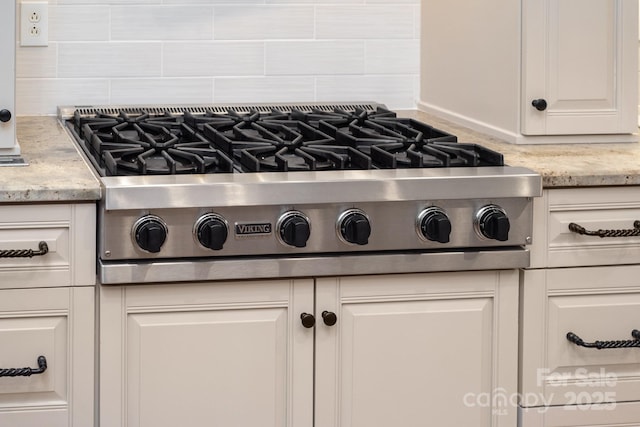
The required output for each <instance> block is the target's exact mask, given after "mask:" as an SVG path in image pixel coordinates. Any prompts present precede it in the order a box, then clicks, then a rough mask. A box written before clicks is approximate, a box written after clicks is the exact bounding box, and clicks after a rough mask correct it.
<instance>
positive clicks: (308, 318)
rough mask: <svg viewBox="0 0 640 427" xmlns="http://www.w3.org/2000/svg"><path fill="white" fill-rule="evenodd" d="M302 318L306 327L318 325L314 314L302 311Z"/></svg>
mask: <svg viewBox="0 0 640 427" xmlns="http://www.w3.org/2000/svg"><path fill="white" fill-rule="evenodd" d="M300 320H302V326H304V327H305V328H313V327H314V326H315V325H316V318H315V316H314V315H313V314H309V313H302V314H301V315H300Z"/></svg>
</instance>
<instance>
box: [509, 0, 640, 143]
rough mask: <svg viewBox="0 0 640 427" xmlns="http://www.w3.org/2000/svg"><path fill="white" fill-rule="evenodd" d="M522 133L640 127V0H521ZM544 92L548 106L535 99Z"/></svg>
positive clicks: (603, 131)
mask: <svg viewBox="0 0 640 427" xmlns="http://www.w3.org/2000/svg"><path fill="white" fill-rule="evenodd" d="M522 4H523V15H522V16H523V17H524V18H523V34H522V37H523V40H522V46H523V52H522V67H523V68H522V72H523V76H522V86H523V89H522V90H523V92H522V96H523V98H522V100H521V105H522V107H521V108H522V124H521V127H522V133H523V134H525V135H563V134H607V133H609V134H614V133H633V132H635V131H636V130H637V109H638V103H637V92H638V90H637V72H638V61H637V56H638V46H637V25H638V23H637V19H638V2H637V0H523V3H522ZM537 99H544V100H545V102H546V104H547V107H546V109H544V110H543V111H539V110H538V109H536V108H535V107H534V106H533V105H532V102H533V101H534V100H537Z"/></svg>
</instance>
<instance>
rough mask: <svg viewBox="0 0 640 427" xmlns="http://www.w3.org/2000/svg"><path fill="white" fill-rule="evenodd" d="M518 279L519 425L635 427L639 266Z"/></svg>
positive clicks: (638, 418)
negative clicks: (520, 286) (520, 283)
mask: <svg viewBox="0 0 640 427" xmlns="http://www.w3.org/2000/svg"><path fill="white" fill-rule="evenodd" d="M522 274H523V280H522V288H521V290H520V298H521V303H520V304H521V310H522V318H521V324H520V328H521V332H520V340H521V352H520V369H521V373H520V377H521V380H520V397H521V402H520V405H521V407H522V409H521V417H520V418H521V426H522V427H531V426H536V427H537V426H547V427H554V426H591V425H593V426H595V425H597V426H632V425H633V426H637V425H640V348H639V347H640V332H636V333H635V334H634V332H633V331H634V330H635V331H640V266H639V265H628V266H622V265H620V266H606V267H579V268H562V269H546V270H545V269H541V270H527V271H524V272H523V273H522ZM635 337H637V339H636V338H635ZM569 338H571V340H570V339H569ZM598 347H600V348H598Z"/></svg>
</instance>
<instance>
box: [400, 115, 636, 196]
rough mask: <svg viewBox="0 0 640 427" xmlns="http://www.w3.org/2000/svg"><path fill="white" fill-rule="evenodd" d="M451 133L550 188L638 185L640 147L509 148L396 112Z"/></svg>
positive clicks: (472, 133) (432, 120)
mask: <svg viewBox="0 0 640 427" xmlns="http://www.w3.org/2000/svg"><path fill="white" fill-rule="evenodd" d="M398 115H399V116H402V117H412V118H416V119H417V120H420V121H422V122H425V123H427V124H429V125H431V126H433V127H436V128H438V129H441V130H443V131H446V132H450V133H452V134H454V135H456V136H457V137H458V141H459V142H471V143H477V144H479V145H482V146H484V147H486V148H490V149H492V150H494V151H497V152H499V153H502V154H503V155H504V162H505V164H507V165H509V166H523V167H526V168H529V169H532V170H534V171H535V172H537V173H539V174H540V175H542V185H543V187H545V188H550V187H593V186H612V185H640V143H637V142H632V143H621V144H611V143H607V144H549V145H519V144H510V143H507V142H504V141H501V140H499V139H497V138H493V137H490V136H487V135H485V134H481V133H479V132H475V131H472V130H470V129H468V128H465V127H462V126H460V125H456V124H454V123H451V122H449V121H446V120H444V119H440V118H437V117H435V116H432V115H430V114H427V113H424V112H421V111H417V110H403V111H398Z"/></svg>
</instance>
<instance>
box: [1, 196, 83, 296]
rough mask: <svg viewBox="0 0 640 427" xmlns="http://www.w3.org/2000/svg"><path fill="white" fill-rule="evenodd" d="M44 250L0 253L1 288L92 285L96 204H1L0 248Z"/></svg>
mask: <svg viewBox="0 0 640 427" xmlns="http://www.w3.org/2000/svg"><path fill="white" fill-rule="evenodd" d="M40 242H45V243H46V245H47V246H48V252H47V253H46V254H45V255H39V256H33V257H31V258H22V257H0V288H4V289H7V288H25V287H52V286H69V285H85V286H86V285H92V284H93V283H94V281H95V279H94V277H95V205H94V204H78V205H69V204H46V205H3V206H0V251H5V253H7V252H8V251H12V250H17V251H23V250H29V249H32V250H36V251H37V250H38V249H39V243H40Z"/></svg>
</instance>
